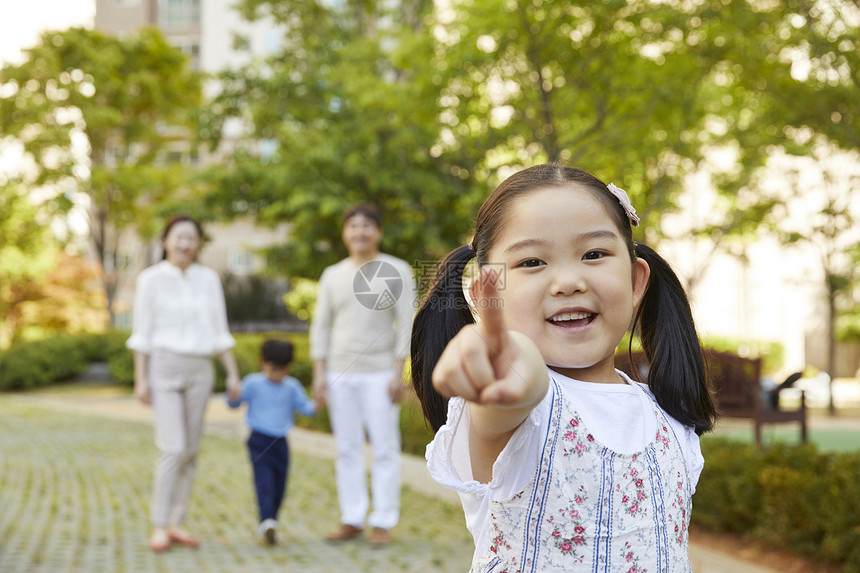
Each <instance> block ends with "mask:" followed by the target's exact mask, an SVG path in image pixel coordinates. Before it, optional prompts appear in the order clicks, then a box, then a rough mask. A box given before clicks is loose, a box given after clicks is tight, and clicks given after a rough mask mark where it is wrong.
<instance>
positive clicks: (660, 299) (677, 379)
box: [631, 243, 717, 435]
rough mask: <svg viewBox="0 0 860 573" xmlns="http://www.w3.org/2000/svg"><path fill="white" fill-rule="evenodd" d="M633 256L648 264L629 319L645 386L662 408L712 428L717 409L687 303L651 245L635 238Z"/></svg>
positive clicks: (699, 429) (702, 427)
mask: <svg viewBox="0 0 860 573" xmlns="http://www.w3.org/2000/svg"><path fill="white" fill-rule="evenodd" d="M636 255H637V256H638V257H639V258H641V259H642V260H644V261H645V262H646V263H648V266H649V267H651V278H650V279H649V281H648V289H647V290H646V291H645V296H644V297H643V298H642V302H641V303H640V304H639V308H638V309H637V311H636V318H635V319H634V321H633V323H634V324H635V325H638V327H639V339H640V341H641V342H642V349H643V350H644V351H645V357H646V358H647V360H648V380H647V382H648V386H649V387H650V388H651V392H652V393H653V394H654V397H655V398H656V399H657V403H658V404H660V406H661V407H662V408H663V409H664V410H666V411H667V412H668V413H669V414H671V415H672V417H673V418H675V419H676V420H678V421H679V422H681V423H682V424H684V425H686V426H691V427H693V428H695V430H696V433H697V434H699V435H702V434H703V433H705V432H709V431H710V430H712V429H713V427H714V422H715V421H716V419H717V411H716V408H715V407H714V402H713V400H712V398H711V392H710V388H709V385H708V384H707V383H706V381H705V361H704V359H703V357H702V348H701V347H700V346H699V337H698V334H697V333H696V326H695V323H694V322H693V312H692V310H691V309H690V302H689V301H688V300H687V294H686V293H685V292H684V287H683V286H681V281H679V280H678V277H677V275H675V271H673V270H672V267H670V266H669V263H667V262H666V261H665V260H664V259H663V257H661V256H660V255H658V254H657V252H656V251H654V249H652V248H651V247H648V246H646V245H643V244H641V243H640V244H637V245H636ZM631 363H632V360H631ZM635 372H637V369H634V373H635Z"/></svg>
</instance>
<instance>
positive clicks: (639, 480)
mask: <svg viewBox="0 0 860 573" xmlns="http://www.w3.org/2000/svg"><path fill="white" fill-rule="evenodd" d="M636 487H642V478H639V479H638V480H636Z"/></svg>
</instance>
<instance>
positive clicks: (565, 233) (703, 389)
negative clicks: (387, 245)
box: [412, 165, 716, 573]
mask: <svg viewBox="0 0 860 573" xmlns="http://www.w3.org/2000/svg"><path fill="white" fill-rule="evenodd" d="M638 222H639V219H638V218H637V217H636V212H635V210H634V209H633V207H632V206H631V205H630V201H629V199H628V198H627V195H626V193H624V191H623V190H621V189H619V188H617V187H615V186H614V185H611V184H610V185H609V186H607V185H605V184H604V183H603V182H601V181H600V180H599V179H597V178H595V177H593V176H591V175H589V174H588V173H584V172H582V171H579V170H576V169H572V168H567V167H562V166H557V165H538V166H535V167H531V168H529V169H525V170H523V171H520V172H519V173H517V174H515V175H513V176H512V177H510V178H509V179H507V180H505V181H504V182H503V183H502V184H501V185H499V187H498V188H497V189H496V190H495V191H494V192H493V193H492V194H491V195H490V197H489V198H488V199H487V200H486V201H485V202H484V204H483V206H482V207H481V210H480V211H479V213H478V218H477V221H476V227H475V235H474V239H473V242H472V244H471V245H467V246H464V247H460V248H458V249H456V250H455V251H453V252H452V253H450V254H449V255H448V257H447V258H446V259H445V260H444V261H443V263H442V265H441V267H440V270H439V272H438V274H437V277H436V283H435V284H434V286H433V288H432V290H431V292H430V293H429V296H428V298H427V299H426V301H425V303H424V304H423V306H422V308H421V309H420V310H419V312H418V314H417V316H416V318H415V323H414V326H413V333H412V376H413V384H414V385H415V389H416V391H417V393H418V396H419V398H420V400H421V403H422V407H423V409H424V415H425V416H426V418H427V419H428V421H429V422H430V424H431V426H432V427H433V429H434V431H435V432H436V437H435V438H434V440H433V442H432V443H431V444H430V445H429V446H428V447H427V460H428V467H429V470H430V473H431V474H432V475H433V477H434V479H436V480H437V481H438V482H439V483H441V484H442V485H445V486H448V487H451V488H454V489H455V490H457V491H458V492H459V494H460V498H461V500H462V503H463V509H464V511H465V514H466V525H467V527H468V528H469V531H470V532H471V533H472V536H473V537H474V540H475V554H474V557H473V559H472V571H474V572H478V571H481V572H489V571H494V572H501V571H508V572H513V571H535V572H541V573H544V572H547V571H601V572H604V571H605V572H618V571H624V572H643V571H649V572H651V573H663V572H667V571H670V572H676V571H690V564H689V556H688V552H687V527H688V524H689V520H690V510H691V498H692V495H693V492H694V491H695V485H696V482H697V480H698V477H699V474H700V472H701V469H702V466H703V459H702V456H701V452H700V449H699V439H698V435H700V434H701V433H703V432H706V431H708V430H710V429H711V428H712V426H713V423H714V420H715V417H716V412H715V410H714V406H713V403H712V401H711V397H710V394H709V391H708V388H707V386H706V383H705V376H704V365H703V360H702V353H701V349H700V347H699V342H698V337H697V335H696V330H695V326H694V324H693V319H692V315H691V312H690V306H689V303H688V301H687V298H686V295H685V294H684V290H683V288H682V287H681V285H680V283H679V282H678V279H677V277H676V276H675V274H674V273H673V272H672V270H671V269H670V267H669V266H668V264H667V263H666V262H665V261H664V260H663V259H662V258H661V257H660V256H659V255H657V253H655V252H654V251H653V250H651V249H649V248H648V247H645V246H644V245H641V244H635V243H633V240H632V233H631V225H638ZM472 257H476V258H477V261H478V264H479V266H480V267H481V268H482V269H483V270H482V272H481V273H480V274H479V276H478V277H477V278H476V279H475V280H474V281H473V282H472V284H471V285H470V288H469V298H470V299H471V301H467V300H466V297H465V293H464V291H463V288H462V278H461V277H462V274H463V270H464V268H465V267H466V264H467V263H468V261H469V260H470V259H471V258H472ZM487 263H492V264H491V265H487ZM500 269H503V270H504V272H500ZM491 270H492V271H495V272H489V271H491ZM473 308H475V309H476V311H477V314H478V317H479V321H478V323H477V324H475V320H474V318H473V315H472V310H471V309H473ZM634 325H638V327H639V335H640V337H641V340H642V345H643V347H644V350H645V353H646V356H647V357H648V359H649V363H650V364H649V374H648V384H647V386H646V385H643V384H639V383H635V382H633V381H631V380H630V379H629V378H628V377H627V376H626V375H624V374H623V373H622V372H620V371H618V370H616V369H615V367H614V356H615V349H616V347H617V346H618V344H619V343H620V341H621V340H622V338H623V337H624V335H625V333H626V332H627V330H628V329H629V328H630V327H631V326H634ZM509 329H510V330H509ZM449 398H450V399H449Z"/></svg>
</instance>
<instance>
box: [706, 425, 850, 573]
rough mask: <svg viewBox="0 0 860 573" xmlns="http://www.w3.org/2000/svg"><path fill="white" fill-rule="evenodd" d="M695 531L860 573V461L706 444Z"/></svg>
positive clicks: (796, 450) (811, 450) (800, 450)
mask: <svg viewBox="0 0 860 573" xmlns="http://www.w3.org/2000/svg"><path fill="white" fill-rule="evenodd" d="M702 454H703V455H704V456H705V468H704V470H703V471H702V476H701V478H700V479H699V484H698V486H697V489H696V495H695V496H694V498H693V517H692V520H693V523H694V524H696V525H699V526H701V527H703V528H705V529H710V530H713V531H720V532H730V533H734V534H738V535H741V536H743V537H745V538H747V539H750V540H754V541H760V542H762V543H764V544H767V545H771V546H778V547H782V548H785V549H787V550H789V551H792V552H794V553H797V554H799V555H803V556H806V557H809V558H812V559H816V560H826V561H831V562H833V563H837V564H841V565H842V566H843V567H844V571H846V572H854V573H858V572H860V453H858V452H850V453H845V452H843V453H833V454H823V453H819V452H818V451H817V450H816V448H815V446H814V445H811V444H807V445H803V446H795V445H786V444H776V445H774V446H771V447H770V448H768V449H760V448H758V447H756V446H755V445H750V444H743V443H739V442H736V441H732V440H729V439H725V438H716V437H707V438H705V439H703V440H702Z"/></svg>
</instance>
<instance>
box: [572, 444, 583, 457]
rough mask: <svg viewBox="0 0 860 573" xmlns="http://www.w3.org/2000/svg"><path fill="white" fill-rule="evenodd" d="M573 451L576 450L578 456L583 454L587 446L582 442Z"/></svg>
mask: <svg viewBox="0 0 860 573" xmlns="http://www.w3.org/2000/svg"><path fill="white" fill-rule="evenodd" d="M573 449H574V450H576V453H577V454H581V453H582V452H584V451H585V444H583V443H582V442H577V443H576V447H575V448H573Z"/></svg>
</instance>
